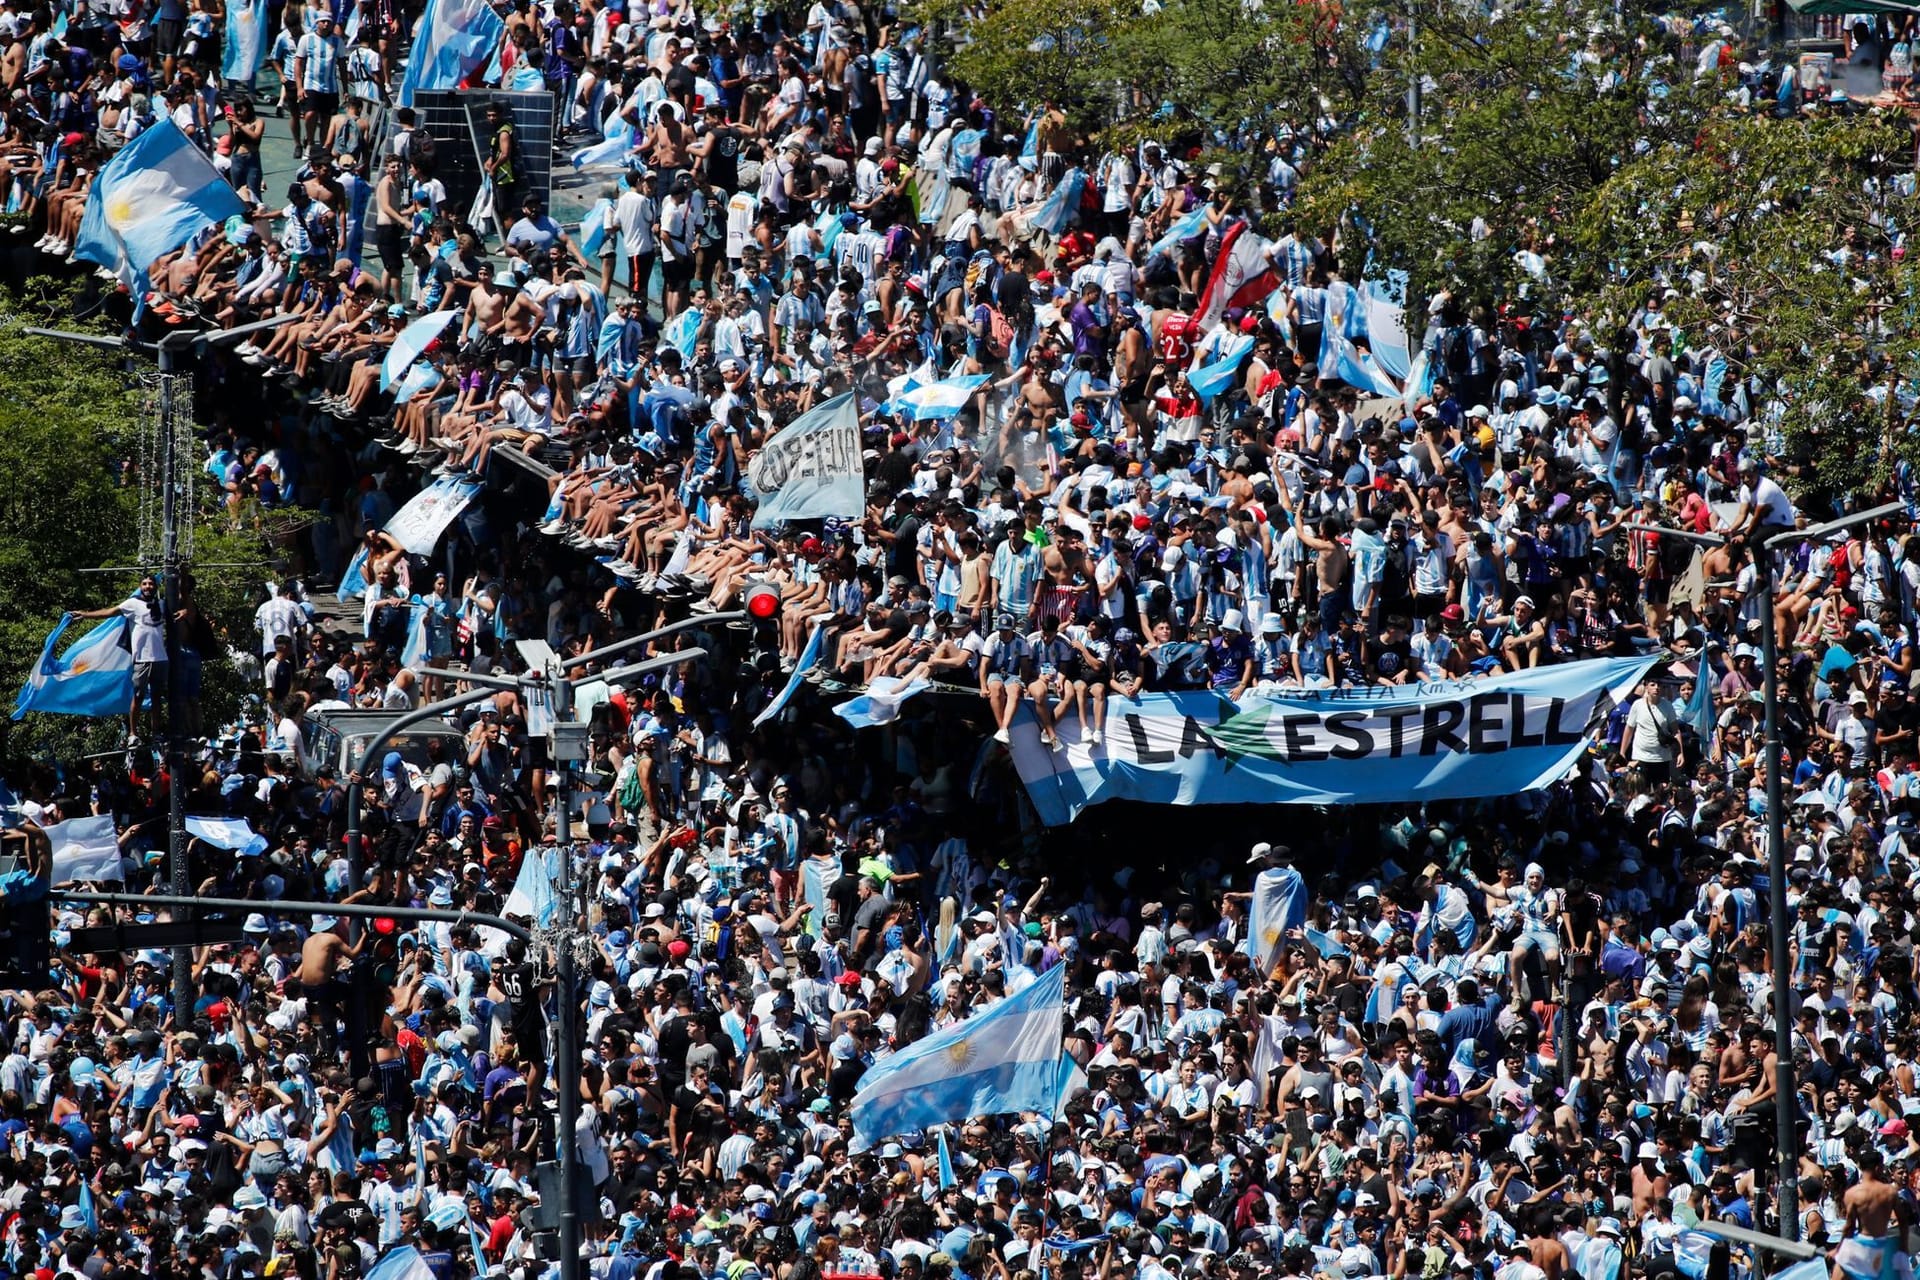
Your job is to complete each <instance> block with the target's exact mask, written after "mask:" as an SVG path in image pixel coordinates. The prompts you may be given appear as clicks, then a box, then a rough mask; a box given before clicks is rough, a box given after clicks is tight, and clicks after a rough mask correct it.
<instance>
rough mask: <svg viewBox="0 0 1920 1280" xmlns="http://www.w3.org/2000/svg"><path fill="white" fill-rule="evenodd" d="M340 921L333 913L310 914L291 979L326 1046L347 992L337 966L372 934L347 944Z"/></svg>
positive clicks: (333, 1031) (351, 957) (333, 1034)
mask: <svg viewBox="0 0 1920 1280" xmlns="http://www.w3.org/2000/svg"><path fill="white" fill-rule="evenodd" d="M340 924H341V922H340V920H339V918H338V917H335V916H315V917H314V918H313V932H312V933H310V934H308V935H307V940H306V942H304V943H303V944H301V947H300V967H299V968H298V969H296V970H294V974H293V978H294V981H295V982H297V983H298V984H299V987H300V990H301V992H302V993H304V994H305V995H306V997H307V1005H308V1008H310V1009H311V1010H312V1011H313V1013H314V1020H315V1023H316V1025H317V1026H318V1028H319V1033H320V1039H321V1043H322V1044H323V1045H327V1046H331V1045H332V1044H333V1042H334V1039H335V1035H336V1021H337V1019H338V1018H339V1014H340V1006H341V1003H342V1002H343V1001H344V1000H346V999H347V996H348V992H347V984H346V982H345V980H344V979H343V978H341V976H340V970H341V968H342V966H343V965H344V964H346V963H347V962H349V961H351V960H352V959H353V958H354V957H355V956H357V955H359V954H360V948H361V947H363V946H365V945H366V941H367V938H368V937H371V936H372V935H371V934H364V935H362V936H361V939H360V941H359V942H356V943H353V944H352V945H348V943H347V940H346V939H345V938H344V937H342V936H341V934H340V932H339V930H340Z"/></svg>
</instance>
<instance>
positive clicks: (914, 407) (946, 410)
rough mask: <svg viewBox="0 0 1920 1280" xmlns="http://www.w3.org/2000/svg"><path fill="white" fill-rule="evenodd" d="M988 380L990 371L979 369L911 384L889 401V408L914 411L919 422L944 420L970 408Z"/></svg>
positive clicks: (889, 410)
mask: <svg viewBox="0 0 1920 1280" xmlns="http://www.w3.org/2000/svg"><path fill="white" fill-rule="evenodd" d="M986 381H987V375H986V374H984V373H975V374H969V375H968V376H966V377H964V378H943V379H942V380H940V381H939V382H927V383H922V384H920V385H918V386H914V387H909V388H908V389H906V390H905V391H903V392H901V393H900V394H899V395H897V396H895V397H894V398H893V399H891V400H889V401H888V402H887V412H889V413H910V414H912V415H913V420H914V421H915V422H944V421H946V420H947V419H948V418H952V417H954V416H956V415H957V414H959V412H960V411H961V410H962V409H964V408H966V407H967V402H968V401H970V400H972V399H973V393H974V392H975V391H977V390H979V388H980V386H981V385H982V384H983V383H985V382H986Z"/></svg>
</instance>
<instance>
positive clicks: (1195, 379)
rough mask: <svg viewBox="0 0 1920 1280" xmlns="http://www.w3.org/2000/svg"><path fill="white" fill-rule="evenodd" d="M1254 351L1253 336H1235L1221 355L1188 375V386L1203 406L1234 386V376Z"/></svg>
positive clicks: (1248, 334) (1221, 350) (1243, 334)
mask: <svg viewBox="0 0 1920 1280" xmlns="http://www.w3.org/2000/svg"><path fill="white" fill-rule="evenodd" d="M1252 351H1253V335H1252V334H1250V333H1236V334H1234V335H1233V336H1232V337H1231V338H1229V339H1227V341H1226V343H1225V344H1224V345H1222V347H1221V349H1220V354H1219V355H1217V356H1215V357H1214V358H1213V359H1212V360H1209V361H1208V362H1207V363H1206V364H1204V365H1202V366H1200V367H1199V368H1198V369H1194V370H1192V371H1191V372H1189V373H1188V374H1187V385H1189V386H1191V387H1192V388H1193V393H1194V394H1195V395H1197V396H1199V397H1200V400H1201V402H1202V403H1203V404H1212V403H1213V398H1214V397H1215V396H1217V395H1219V394H1220V393H1221V392H1222V391H1225V390H1226V389H1227V388H1228V387H1230V386H1232V385H1233V379H1234V375H1236V374H1238V373H1239V372H1240V366H1241V365H1243V364H1245V363H1246V360H1247V356H1248V354H1249V353H1251V352H1252Z"/></svg>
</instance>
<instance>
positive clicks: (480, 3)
mask: <svg viewBox="0 0 1920 1280" xmlns="http://www.w3.org/2000/svg"><path fill="white" fill-rule="evenodd" d="M506 30H507V24H506V23H505V22H503V21H501V19H500V15H499V14H497V13H495V12H494V11H493V7H492V6H491V5H489V4H488V3H487V2H486V0H427V7H426V8H425V9H424V10H423V11H422V12H421V14H420V24H419V25H418V26H417V27H415V28H414V30H413V53H412V55H411V56H410V57H409V58H408V59H407V71H406V75H404V76H403V77H402V78H401V80H400V91H399V93H397V94H395V95H394V99H395V101H397V102H398V103H399V104H400V105H401V106H403V107H410V106H412V105H413V95H414V94H416V93H418V92H420V91H421V90H423V89H424V90H434V89H457V88H459V87H460V82H461V81H462V80H465V79H466V78H467V77H468V76H469V75H471V74H473V72H474V71H476V70H478V69H479V68H481V67H483V66H485V65H486V64H487V59H488V58H491V57H492V56H493V51H494V49H495V47H497V46H498V45H499V43H500V38H501V36H503V35H505V34H506ZM369 1280H371V1277H369Z"/></svg>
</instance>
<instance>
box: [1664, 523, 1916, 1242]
mask: <svg viewBox="0 0 1920 1280" xmlns="http://www.w3.org/2000/svg"><path fill="white" fill-rule="evenodd" d="M1906 509H1907V506H1906V504H1905V503H1904V502H1889V503H1886V504H1884V505H1882V506H1878V507H1874V508H1872V509H1871V510H1868V511H1859V512H1855V513H1854V514H1852V515H1846V516H1841V517H1840V518H1839V519H1837V520H1829V521H1827V522H1825V523H1824V524H1816V525H1811V526H1809V527H1807V528H1805V529H1786V530H1782V531H1781V532H1779V533H1775V534H1772V535H1771V536H1767V537H1764V538H1762V539H1761V541H1760V542H1759V544H1758V545H1757V546H1756V547H1755V549H1754V556H1755V568H1756V569H1758V570H1759V572H1760V575H1761V582H1762V583H1763V584H1764V586H1763V588H1762V594H1763V595H1764V597H1765V604H1764V606H1763V607H1762V608H1761V610H1760V662H1761V672H1760V678H1761V697H1762V698H1763V699H1764V704H1765V708H1766V732H1765V745H1764V747H1763V750H1764V751H1765V753H1766V758H1767V759H1766V764H1767V781H1766V787H1767V916H1768V925H1769V938H1768V949H1769V950H1770V951H1771V952H1772V955H1773V1060H1774V1076H1773V1088H1774V1107H1773V1118H1774V1133H1773V1144H1774V1165H1775V1167H1774V1179H1775V1182H1776V1183H1777V1186H1776V1187H1775V1193H1774V1194H1775V1197H1776V1203H1777V1205H1778V1207H1779V1213H1780V1222H1779V1233H1780V1235H1781V1236H1782V1237H1783V1238H1784V1239H1788V1240H1796V1241H1797V1240H1798V1239H1799V1238H1800V1213H1799V1199H1800V1197H1799V1191H1800V1187H1799V1177H1800V1152H1799V1146H1798V1134H1797V1133H1796V1131H1795V1124H1794V1121H1795V1117H1796V1112H1797V1107H1796V1105H1795V1103H1794V1101H1793V1099H1794V1089H1795V1079H1794V1075H1795V1073H1794V1066H1793V1017H1792V1009H1791V1006H1792V1003H1793V973H1792V969H1791V967H1790V965H1789V960H1788V957H1789V955H1790V954H1791V952H1792V948H1793V931H1792V929H1791V927H1790V926H1789V924H1788V921H1787V815H1786V797H1785V794H1784V792H1785V783H1784V780H1783V779H1782V776H1781V772H1782V771H1781V766H1780V752H1781V742H1780V673H1779V670H1778V657H1779V650H1780V639H1779V635H1778V633H1777V629H1776V628H1775V627H1774V622H1773V594H1774V586H1775V581H1774V570H1773V557H1774V553H1775V552H1776V551H1782V550H1785V549H1786V548H1788V547H1791V546H1793V545H1795V544H1796V543H1801V542H1810V541H1815V540H1817V539H1820V538H1824V537H1827V536H1828V535H1829V534H1834V533H1838V532H1840V531H1841V530H1843V529H1851V528H1853V527H1855V526H1856V525H1862V524H1871V523H1872V522H1873V521H1875V520H1881V519H1885V518H1886V517H1888V516H1893V515H1899V514H1903V513H1904V512H1905V511H1906ZM1627 527H1628V528H1630V529H1639V530H1643V531H1645V532H1649V533H1657V534H1659V535H1661V536H1662V537H1673V538H1680V539H1683V540H1685V541H1688V542H1696V543H1699V544H1701V545H1703V546H1712V547H1718V546H1725V545H1726V543H1727V539H1726V538H1724V537H1721V536H1720V535H1719V534H1712V533H1693V532H1690V531H1688V530H1685V529H1671V528H1668V527H1667V526H1665V525H1657V524H1629V525H1628V526H1627ZM1704 676H1705V671H1704V664H1703V669H1702V674H1701V676H1700V677H1697V678H1704Z"/></svg>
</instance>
